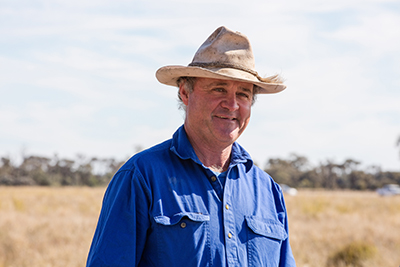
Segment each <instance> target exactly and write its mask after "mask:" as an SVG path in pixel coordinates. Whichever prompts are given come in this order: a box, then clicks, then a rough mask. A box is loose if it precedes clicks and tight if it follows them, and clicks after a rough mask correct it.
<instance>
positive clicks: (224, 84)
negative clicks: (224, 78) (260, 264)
mask: <svg viewBox="0 0 400 267" xmlns="http://www.w3.org/2000/svg"><path fill="white" fill-rule="evenodd" d="M226 85H228V83H226V82H212V83H210V84H208V85H206V88H210V87H213V86H226Z"/></svg>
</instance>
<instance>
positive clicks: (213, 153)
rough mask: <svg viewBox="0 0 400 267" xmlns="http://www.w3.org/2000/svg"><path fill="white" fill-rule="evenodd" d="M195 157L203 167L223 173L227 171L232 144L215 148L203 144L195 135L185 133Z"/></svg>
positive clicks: (214, 146)
mask: <svg viewBox="0 0 400 267" xmlns="http://www.w3.org/2000/svg"><path fill="white" fill-rule="evenodd" d="M187 135H188V139H189V142H190V143H191V145H192V147H193V149H194V152H195V153H196V155H197V157H198V158H199V160H200V161H201V163H203V165H204V166H206V167H208V168H210V169H211V170H213V171H216V172H224V171H226V170H227V169H228V167H229V163H230V157H231V151H232V144H230V145H226V146H216V145H211V144H208V143H205V142H203V141H202V140H200V139H199V138H197V136H196V135H190V133H187Z"/></svg>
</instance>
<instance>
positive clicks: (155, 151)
mask: <svg viewBox="0 0 400 267" xmlns="http://www.w3.org/2000/svg"><path fill="white" fill-rule="evenodd" d="M171 142H172V140H171V139H169V140H166V141H164V142H162V143H160V144H157V145H154V146H152V147H150V148H147V149H145V150H143V151H140V152H138V153H136V154H134V155H133V156H132V157H130V158H129V159H128V160H127V161H126V162H125V163H124V164H123V166H122V167H121V168H120V171H124V170H133V169H135V168H137V167H138V166H144V165H149V164H151V163H154V162H161V161H163V160H165V159H166V158H168V157H170V148H171Z"/></svg>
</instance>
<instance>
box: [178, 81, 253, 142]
mask: <svg viewBox="0 0 400 267" xmlns="http://www.w3.org/2000/svg"><path fill="white" fill-rule="evenodd" d="M180 93H181V97H182V101H183V103H184V104H185V105H186V120H185V129H186V131H187V132H188V135H189V139H193V138H196V140H197V141H198V142H202V144H204V145H211V146H217V147H221V146H227V145H231V144H232V143H233V142H235V141H236V139H238V138H239V136H240V135H241V134H242V133H243V131H244V129H245V128H246V127H247V125H248V124H249V121H250V113H251V105H252V99H253V84H251V83H245V82H238V81H231V80H217V79H209V78H197V79H196V82H195V84H194V87H193V92H191V93H189V94H188V93H187V92H186V91H185V90H184V89H183V87H182V86H181V88H180ZM204 142H205V143H204Z"/></svg>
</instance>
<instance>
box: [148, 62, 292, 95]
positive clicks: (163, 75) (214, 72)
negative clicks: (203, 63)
mask: <svg viewBox="0 0 400 267" xmlns="http://www.w3.org/2000/svg"><path fill="white" fill-rule="evenodd" d="M180 77H203V78H212V79H223V80H235V81H241V82H248V83H252V84H254V85H255V86H257V87H259V90H258V91H259V92H258V93H260V94H274V93H279V92H281V91H283V90H285V88H286V85H284V84H279V83H266V82H261V81H259V80H258V79H257V77H255V76H254V75H252V74H250V73H248V72H245V71H242V70H237V69H232V68H219V69H206V68H201V67H191V66H188V67H187V66H165V67H161V68H159V69H158V70H157V72H156V78H157V80H158V81H159V82H160V83H163V84H166V85H171V86H177V80H178V79H179V78H180Z"/></svg>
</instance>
